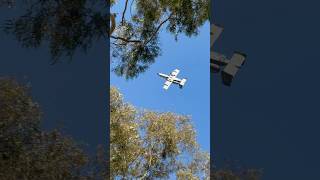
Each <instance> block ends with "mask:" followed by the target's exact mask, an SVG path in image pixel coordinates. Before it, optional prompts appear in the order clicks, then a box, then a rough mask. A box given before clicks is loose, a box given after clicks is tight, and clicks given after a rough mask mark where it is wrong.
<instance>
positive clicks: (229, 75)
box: [210, 24, 247, 86]
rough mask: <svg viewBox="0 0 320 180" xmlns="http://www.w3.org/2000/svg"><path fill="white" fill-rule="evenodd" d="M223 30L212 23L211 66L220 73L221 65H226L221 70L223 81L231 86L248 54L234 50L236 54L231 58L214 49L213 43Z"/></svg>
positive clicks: (214, 71) (215, 71)
mask: <svg viewBox="0 0 320 180" xmlns="http://www.w3.org/2000/svg"><path fill="white" fill-rule="evenodd" d="M222 31H223V28H222V27H220V26H218V25H215V24H212V25H211V32H210V46H211V48H210V49H211V52H210V68H211V69H212V71H213V73H218V72H220V70H221V67H222V66H225V68H224V69H223V70H222V71H221V76H222V82H223V83H224V84H225V85H227V86H230V85H231V82H232V80H233V79H234V77H235V75H236V74H237V72H238V71H239V69H240V68H241V67H242V66H243V64H244V62H245V60H246V57H247V56H246V55H245V54H244V53H241V52H237V51H234V54H233V55H232V57H231V58H230V59H229V58H227V57H226V56H225V55H223V54H220V53H217V52H214V51H212V47H213V44H214V42H215V41H216V40H217V39H218V37H219V36H220V35H221V33H222Z"/></svg>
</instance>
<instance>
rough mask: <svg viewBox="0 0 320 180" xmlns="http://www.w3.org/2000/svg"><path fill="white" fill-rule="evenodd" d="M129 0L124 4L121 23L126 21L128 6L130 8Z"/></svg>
mask: <svg viewBox="0 0 320 180" xmlns="http://www.w3.org/2000/svg"><path fill="white" fill-rule="evenodd" d="M128 2H129V0H126V5H125V6H124V10H123V12H122V18H121V24H122V25H123V23H124V19H125V18H124V16H125V14H126V11H127V8H128Z"/></svg>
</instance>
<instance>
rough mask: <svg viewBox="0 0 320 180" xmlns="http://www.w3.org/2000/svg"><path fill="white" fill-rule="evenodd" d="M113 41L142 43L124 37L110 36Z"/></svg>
mask: <svg viewBox="0 0 320 180" xmlns="http://www.w3.org/2000/svg"><path fill="white" fill-rule="evenodd" d="M110 37H111V38H112V39H117V40H121V41H125V42H127V43H141V41H140V40H131V39H126V38H123V37H118V36H110Z"/></svg>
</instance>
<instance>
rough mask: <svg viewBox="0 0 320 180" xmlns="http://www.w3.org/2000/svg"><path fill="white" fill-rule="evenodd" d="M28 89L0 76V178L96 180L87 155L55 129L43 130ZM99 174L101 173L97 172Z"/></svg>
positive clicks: (38, 111) (36, 108)
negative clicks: (91, 171)
mask: <svg viewBox="0 0 320 180" xmlns="http://www.w3.org/2000/svg"><path fill="white" fill-rule="evenodd" d="M40 123H41V111H40V108H39V105H38V104H37V103H35V102H34V101H33V99H32V97H31V95H30V92H29V88H28V87H26V86H23V85H21V84H19V83H17V81H15V80H14V79H9V78H0V177H1V178H0V179H8V180H14V179H34V180H42V179H48V180H60V179H61V180H62V179H95V178H94V177H98V176H95V175H94V173H90V171H89V170H90V167H88V163H89V156H88V155H87V154H86V153H85V152H84V151H83V150H82V149H81V148H80V146H79V145H78V144H77V143H75V141H74V140H73V139H72V138H70V137H68V136H66V135H64V134H63V133H61V132H60V131H58V130H53V131H51V132H46V131H42V130H41V128H40ZM100 174H101V173H100Z"/></svg>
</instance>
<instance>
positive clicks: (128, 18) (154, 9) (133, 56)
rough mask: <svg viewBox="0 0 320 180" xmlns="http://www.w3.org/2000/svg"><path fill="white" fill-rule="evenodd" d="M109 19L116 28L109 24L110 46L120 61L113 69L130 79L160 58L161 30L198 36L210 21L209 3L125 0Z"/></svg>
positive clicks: (206, 0) (179, 0)
mask: <svg viewBox="0 0 320 180" xmlns="http://www.w3.org/2000/svg"><path fill="white" fill-rule="evenodd" d="M111 13H112V12H111ZM112 16H115V17H116V23H115V24H116V25H114V26H113V24H112V23H111V32H112V34H111V45H112V47H113V56H114V57H118V58H119V60H118V61H117V62H116V65H115V67H114V70H115V72H116V73H117V74H118V75H124V76H125V77H126V78H132V77H135V76H137V75H138V74H139V73H140V72H144V71H145V70H146V69H147V68H148V67H149V65H150V64H152V63H153V62H154V61H155V59H156V57H158V56H159V55H160V52H161V51H160V46H159V32H160V30H161V29H166V30H167V31H168V32H169V33H171V34H173V35H174V37H175V38H177V36H178V35H179V34H180V33H184V34H186V35H187V36H192V35H197V33H198V30H199V27H200V26H201V25H203V24H204V22H205V21H206V20H207V19H208V18H209V0H135V1H132V2H131V3H129V0H126V1H125V7H124V9H123V10H122V11H121V12H118V13H116V14H115V13H112V14H111V17H112ZM111 19H112V18H111ZM113 27H115V29H113Z"/></svg>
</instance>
